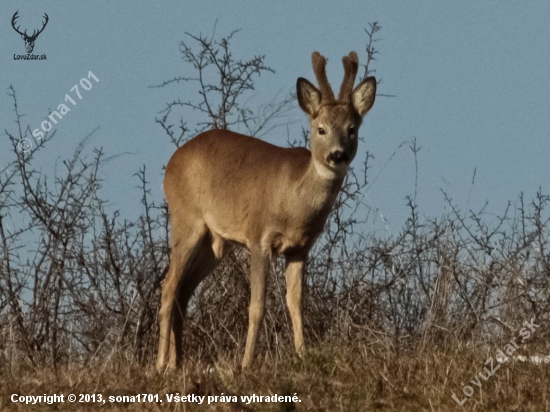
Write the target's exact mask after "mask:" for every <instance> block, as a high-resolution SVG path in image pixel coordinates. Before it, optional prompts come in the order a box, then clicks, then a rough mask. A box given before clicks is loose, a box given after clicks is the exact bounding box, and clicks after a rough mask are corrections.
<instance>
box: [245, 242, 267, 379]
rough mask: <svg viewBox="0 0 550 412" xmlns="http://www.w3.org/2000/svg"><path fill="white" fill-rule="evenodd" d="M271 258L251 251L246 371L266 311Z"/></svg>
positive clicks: (259, 252)
mask: <svg viewBox="0 0 550 412" xmlns="http://www.w3.org/2000/svg"><path fill="white" fill-rule="evenodd" d="M269 263H270V259H269V256H266V255H265V254H263V253H262V252H261V251H260V250H251V251H250V306H249V308H248V334H247V336H246V348H245V351H244V358H243V363H242V367H243V369H246V368H247V367H248V366H250V363H251V362H252V357H253V356H254V347H255V346H256V341H257V339H258V330H259V329H260V324H261V323H262V319H263V317H264V310H265V279H266V276H267V274H268V272H269Z"/></svg>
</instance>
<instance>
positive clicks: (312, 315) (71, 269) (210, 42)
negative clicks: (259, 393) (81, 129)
mask: <svg viewBox="0 0 550 412" xmlns="http://www.w3.org/2000/svg"><path fill="white" fill-rule="evenodd" d="M379 29H380V26H379V25H377V24H373V25H370V29H369V30H368V31H367V34H368V45H367V56H366V57H367V58H368V63H367V65H366V66H365V74H366V73H368V72H369V71H370V70H373V69H372V62H373V61H374V56H375V55H376V53H377V50H375V49H374V48H373V44H374V41H375V40H376V33H377V32H378V31H379ZM234 34H235V32H234V33H231V34H230V35H229V36H227V37H225V38H222V39H221V40H216V39H215V38H214V36H213V37H212V38H206V37H203V36H193V35H188V36H189V39H190V40H189V41H190V42H191V44H189V43H185V42H182V44H181V52H182V54H183V57H184V59H183V60H184V62H185V63H186V65H187V66H185V67H186V69H188V68H189V67H190V68H191V71H190V72H186V73H187V74H185V75H184V76H181V77H175V78H174V79H173V80H171V81H168V82H165V83H163V84H162V85H161V86H166V85H170V84H172V83H179V82H189V83H192V84H194V85H195V86H196V87H197V89H196V90H197V91H198V93H199V98H198V100H193V99H190V100H186V101H182V100H178V99H176V100H174V101H173V102H172V103H169V104H168V105H167V108H166V110H165V112H164V113H163V115H162V117H161V118H159V119H157V122H158V123H159V124H160V125H161V127H162V128H163V130H164V131H165V132H166V133H167V135H168V137H169V139H170V140H171V141H172V143H174V145H175V146H179V145H181V144H182V143H183V142H184V141H185V140H186V139H187V138H188V136H187V134H188V132H189V129H188V126H187V124H186V123H185V122H184V121H183V120H181V119H180V120H179V121H178V122H175V123H172V121H173V120H172V117H173V115H175V112H174V110H175V109H176V108H177V107H179V108H183V109H190V110H191V111H193V110H194V111H195V112H198V113H200V114H201V115H202V116H203V117H202V118H200V119H199V120H198V121H197V122H196V124H195V126H194V128H193V130H194V132H195V133H196V132H199V131H201V130H204V129H205V128H211V127H214V128H226V127H231V126H235V125H240V126H243V127H245V128H247V130H249V131H250V132H251V133H252V132H255V133H257V132H260V131H265V130H269V128H270V127H272V124H273V123H269V122H272V121H273V120H275V119H278V118H280V116H282V115H284V114H286V113H287V111H288V110H289V109H290V108H291V107H290V105H291V100H290V97H289V96H286V97H284V98H282V99H279V100H278V99H274V100H273V101H272V103H270V104H268V105H266V106H264V107H263V109H262V112H261V113H254V112H253V111H251V109H250V108H247V106H246V104H244V103H243V98H244V97H243V96H245V95H246V92H247V91H250V90H252V89H253V88H254V78H255V76H256V75H258V76H259V75H260V73H262V72H266V71H267V72H272V71H273V70H272V69H271V68H270V67H269V66H267V65H266V64H265V62H264V60H265V58H264V56H256V57H254V58H252V59H248V60H236V59H235V58H234V57H233V54H232V52H231V50H230V42H231V41H232V40H233V36H234ZM192 46H193V47H196V49H193V47H192ZM369 65H370V66H369ZM10 95H11V97H12V99H13V103H14V109H15V111H14V116H15V124H16V127H15V131H6V134H7V136H8V138H9V139H10V141H11V142H12V143H13V151H12V154H13V160H12V162H11V163H10V165H9V166H8V167H7V168H5V169H4V170H2V171H1V172H2V173H1V174H0V251H1V252H0V253H1V257H0V371H2V373H4V372H6V371H8V372H11V373H13V372H14V371H16V370H17V368H18V367H19V366H20V365H21V364H22V363H25V364H28V365H31V366H33V367H39V366H44V365H48V366H53V367H59V366H62V365H86V364H91V363H92V364H93V363H100V364H101V363H104V362H106V361H108V359H110V358H111V357H112V356H113V355H114V354H116V356H117V357H118V358H122V359H126V360H127V361H128V362H130V363H134V362H137V363H148V362H150V361H151V359H152V357H153V356H154V352H155V348H156V338H157V320H156V315H157V312H158V303H159V296H158V295H159V286H160V283H161V281H162V278H163V276H164V275H165V273H166V269H167V263H168V259H169V246H168V233H169V216H168V212H167V209H166V206H165V204H164V203H160V202H161V201H160V200H158V201H157V202H154V201H152V200H151V198H150V197H151V196H150V193H149V189H148V182H147V175H146V169H145V167H144V168H142V169H141V170H139V171H138V172H137V173H136V178H137V179H138V181H139V183H140V188H141V205H142V213H141V215H140V216H139V217H138V218H137V219H135V220H128V219H125V218H124V217H121V216H120V214H119V212H118V211H111V210H108V208H107V207H106V206H105V202H104V201H103V200H102V198H101V196H100V189H101V185H102V183H103V182H102V181H101V179H100V178H99V174H98V171H99V170H100V168H101V167H102V165H103V164H105V162H108V161H109V160H111V159H109V158H106V157H105V154H104V153H103V151H102V150H97V149H96V150H92V151H88V150H87V149H86V143H87V138H86V139H84V140H83V141H82V143H81V144H80V145H79V146H78V148H77V150H76V151H75V153H74V155H73V156H72V157H71V158H69V159H67V160H65V161H64V162H63V164H62V165H60V167H59V169H58V170H57V173H56V175H55V177H54V178H53V179H48V178H46V177H45V176H43V175H41V174H40V173H39V172H38V171H37V170H35V169H34V168H33V167H32V163H31V160H32V159H33V156H34V155H35V153H36V151H37V150H40V149H41V148H42V147H43V146H44V145H46V144H48V143H49V142H50V140H51V139H52V138H53V137H54V136H53V135H49V136H48V135H46V136H45V138H44V139H43V140H41V141H40V142H35V143H36V144H35V145H34V149H32V150H31V151H30V152H27V153H23V152H20V151H19V150H18V149H17V142H18V141H20V140H21V139H23V138H29V136H30V129H29V127H28V126H26V125H24V124H23V123H22V116H21V114H20V111H19V110H20V109H19V105H18V102H17V100H16V94H15V91H14V90H13V89H11V91H10ZM177 129H179V131H178V132H176V130H177ZM88 137H89V136H88ZM302 140H303V142H302V144H306V145H307V144H308V136H307V133H304V134H303V136H302ZM293 143H296V142H293ZM410 148H411V152H412V155H413V156H415V159H416V160H418V153H419V150H420V148H419V147H418V146H417V144H416V141H412V142H411V147H410ZM370 160H371V157H370V155H369V154H368V153H367V154H365V157H364V159H363V162H362V164H361V165H360V166H359V167H357V166H356V168H355V169H353V170H352V171H351V172H350V175H349V176H348V178H347V180H346V182H345V184H344V188H343V190H342V193H341V194H340V196H339V197H338V200H337V202H336V204H335V207H334V210H333V211H332V213H331V215H330V218H329V221H328V223H327V227H326V230H325V232H324V234H323V235H322V237H321V239H320V240H319V241H318V243H317V245H316V246H315V248H314V250H313V251H312V253H311V256H310V261H309V266H308V274H307V293H306V296H307V299H306V304H305V321H306V333H307V334H308V340H309V342H311V344H312V345H315V343H316V342H319V341H328V342H330V343H334V344H337V345H347V344H349V343H353V342H356V341H357V340H361V341H362V342H368V341H372V342H382V343H383V344H384V345H387V346H388V347H390V348H392V350H394V351H396V352H399V351H400V350H403V349H404V348H407V347H409V346H410V345H420V347H421V348H422V347H425V346H426V345H427V344H437V343H440V342H442V341H445V340H446V339H453V340H457V341H463V342H468V343H472V344H479V343H489V344H490V343H494V342H497V341H499V340H503V339H508V338H509V336H510V335H511V334H513V333H514V332H515V331H517V328H518V326H519V325H520V324H521V323H522V322H523V321H524V320H527V319H529V320H530V319H533V318H534V319H536V321H537V322H539V323H541V324H543V325H545V326H544V327H543V328H542V329H541V330H540V332H537V335H536V338H535V339H534V340H533V341H536V340H539V341H543V339H544V338H547V337H548V328H547V325H548V323H547V322H548V314H549V313H550V307H549V306H550V303H549V281H550V255H549V247H550V246H549V245H548V240H549V238H548V231H549V229H550V228H549V214H548V204H549V201H550V200H549V197H548V196H546V195H543V194H542V193H538V194H537V196H536V198H535V199H533V200H531V201H528V200H526V199H524V196H523V195H521V196H520V197H519V199H518V206H517V207H516V208H512V206H511V205H508V207H507V209H506V210H505V212H504V214H503V215H502V216H501V217H496V218H495V217H493V216H489V215H487V214H486V213H485V212H484V210H481V211H477V212H474V211H471V210H469V211H462V210H460V209H459V208H458V207H457V206H456V205H455V203H454V202H453V200H452V199H451V198H450V197H449V196H448V195H447V194H445V193H443V199H444V200H445V203H446V212H445V213H444V214H443V215H441V216H440V217H438V218H436V219H429V218H422V217H421V215H420V213H419V207H418V205H417V204H416V195H414V196H411V197H410V198H408V200H407V205H408V208H409V210H410V215H409V218H408V220H407V221H406V223H405V225H404V226H403V227H402V228H401V230H400V231H399V232H398V233H395V234H393V235H386V236H374V235H372V234H369V233H368V230H367V226H366V224H365V221H366V220H367V219H372V214H369V213H368V210H367V209H366V206H365V205H364V204H363V202H362V199H363V197H364V196H363V195H364V190H365V187H366V185H367V183H368V179H367V177H368V170H369V161H370ZM414 191H415V192H416V189H414ZM248 265H249V264H248V255H247V253H246V252H245V251H237V252H235V253H233V254H231V255H230V256H229V257H228V259H226V261H225V262H224V263H223V264H222V265H221V266H220V267H219V268H218V269H217V270H216V271H215V273H213V274H212V275H211V276H210V277H209V278H207V279H206V280H205V281H204V282H203V283H202V285H201V286H200V287H199V289H198V290H197V293H196V295H195V296H194V298H193V299H192V301H191V304H190V309H189V314H188V319H187V320H186V324H185V328H184V347H185V348H186V351H185V353H186V356H189V357H193V358H195V357H197V356H199V357H203V358H205V359H207V360H208V359H215V358H216V357H218V356H219V355H220V354H221V353H224V354H225V356H239V353H240V352H239V351H236V349H238V348H240V347H241V345H242V344H243V342H244V340H245V333H246V325H247V322H246V319H247V306H248V301H249V290H248V280H247V276H248V273H249V267H248ZM281 265H282V262H280V261H277V262H275V263H274V271H273V272H274V274H273V276H271V279H270V285H269V288H268V298H267V310H266V316H265V322H264V327H265V329H266V330H268V331H269V333H264V334H263V336H262V337H261V339H260V342H259V345H264V346H265V348H264V349H267V351H266V352H267V353H268V355H267V356H273V357H276V356H277V355H278V354H279V353H280V352H281V351H287V350H290V349H289V348H290V347H291V344H290V341H291V339H290V334H291V329H292V328H291V326H290V321H289V317H288V315H287V313H286V309H285V305H284V304H283V302H284V295H285V290H284V288H285V286H284V282H283V280H282V267H281Z"/></svg>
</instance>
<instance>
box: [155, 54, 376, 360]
mask: <svg viewBox="0 0 550 412" xmlns="http://www.w3.org/2000/svg"><path fill="white" fill-rule="evenodd" d="M313 65H314V70H315V74H316V75H317V78H318V81H319V83H320V85H321V90H320V91H319V90H317V89H316V88H315V87H314V86H313V85H312V84H311V83H309V82H308V81H307V80H305V79H298V98H299V102H300V106H301V107H302V109H303V110H304V111H306V113H307V114H309V115H310V123H311V127H312V133H311V136H312V137H311V151H309V150H307V149H305V148H281V147H278V146H274V145H271V144H269V143H266V142H263V141H261V140H259V139H256V138H254V137H250V136H245V135H241V134H238V133H234V132H230V131H227V130H212V131H209V132H205V133H202V134H200V135H198V136H197V137H195V138H194V139H192V140H190V141H189V142H187V143H186V144H185V145H183V146H182V147H181V148H179V149H178V150H177V151H176V153H175V154H174V155H173V156H172V158H171V160H170V162H169V163H168V165H167V167H166V175H165V180H164V192H165V194H166V199H167V202H168V205H169V209H170V213H171V217H172V257H171V263H170V269H169V272H168V274H167V277H166V279H165V281H164V283H163V290H162V304H161V310H160V313H159V321H160V341H159V353H158V358H157V368H158V369H159V370H160V369H162V368H163V367H164V366H165V365H166V363H167V361H168V365H169V366H170V367H172V368H173V367H175V366H176V365H177V363H178V362H179V360H180V356H181V355H180V354H181V331H182V327H183V318H184V314H185V310H186V308H187V303H188V301H189V299H190V297H191V295H192V293H193V291H194V290H195V288H196V287H197V286H198V284H199V283H200V282H201V280H202V279H204V277H206V276H207V275H208V274H209V273H210V272H211V271H212V270H213V269H214V268H215V267H216V265H217V264H218V263H219V262H220V261H221V259H223V257H224V256H225V255H227V253H228V252H229V251H230V250H231V249H232V248H233V247H234V246H236V245H241V246H245V247H247V248H248V249H249V251H250V255H251V274H250V288H251V301H250V307H249V328H248V335H247V341H246V348H245V355H244V358H243V367H247V366H248V365H249V364H250V362H251V361H252V356H253V352H254V346H255V343H256V339H257V334H258V329H259V326H260V323H261V321H262V318H263V313H264V303H265V302H264V301H265V284H266V282H265V280H266V276H267V273H268V270H269V266H270V262H271V259H272V258H273V257H274V256H278V255H284V256H285V258H286V273H285V276H286V282H287V297H286V300H287V305H288V308H289V312H290V317H291V320H292V325H293V332H294V344H295V349H296V351H297V352H301V351H302V350H303V348H304V343H303V325H302V284H303V276H304V270H305V262H306V260H307V253H308V252H309V250H310V249H311V247H312V246H313V244H314V242H315V240H316V239H317V237H318V236H319V234H320V233H321V231H322V230H323V227H324V225H325V222H326V219H327V217H328V215H329V213H330V211H331V208H332V205H333V204H334V201H335V199H336V196H337V195H338V192H339V190H340V188H341V186H342V182H343V180H344V178H345V175H346V172H347V170H348V168H349V164H350V163H351V160H352V159H353V158H354V156H355V153H356V151H357V130H358V129H359V126H360V124H361V119H362V116H363V115H364V114H365V113H366V111H368V110H369V109H370V107H371V106H372V103H373V102H374V96H375V91H376V82H375V80H374V78H368V79H366V80H365V81H363V82H362V83H361V84H360V85H359V86H357V88H356V89H355V90H354V91H353V92H352V87H353V82H354V79H355V75H356V73H357V66H358V63H357V56H356V55H355V53H350V55H349V56H346V57H345V58H344V68H345V69H346V74H345V78H344V83H343V85H342V89H341V91H340V96H339V99H338V100H335V99H334V96H333V95H332V90H329V89H330V86H328V82H327V81H326V75H325V74H324V66H325V60H324V58H323V57H321V56H320V55H319V54H318V53H314V54H313ZM352 77H353V78H352ZM351 78H352V79H351ZM350 79H351V80H350ZM350 83H351V85H350ZM167 358H168V359H167Z"/></svg>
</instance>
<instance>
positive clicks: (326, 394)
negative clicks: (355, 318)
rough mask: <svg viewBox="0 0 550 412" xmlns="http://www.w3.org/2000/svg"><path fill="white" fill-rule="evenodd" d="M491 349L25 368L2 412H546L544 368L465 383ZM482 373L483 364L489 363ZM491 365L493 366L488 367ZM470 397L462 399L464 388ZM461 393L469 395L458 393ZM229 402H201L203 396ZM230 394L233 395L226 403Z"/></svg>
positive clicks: (3, 398)
mask: <svg viewBox="0 0 550 412" xmlns="http://www.w3.org/2000/svg"><path fill="white" fill-rule="evenodd" d="M494 353H495V350H493V351H489V352H488V353H482V352H481V351H479V350H471V349H467V348H464V347H462V348H460V347H459V346H458V347H455V348H447V349H432V348H424V349H423V350H422V349H416V350H414V351H412V352H411V353H401V354H399V355H397V354H395V353H391V352H390V351H387V350H385V349H376V348H375V347H374V346H363V345H353V346H350V347H342V346H340V347H329V346H324V347H317V348H316V349H312V350H310V351H309V352H308V353H307V354H306V356H305V357H304V359H299V358H296V357H294V356H293V355H292V354H290V353H284V354H279V355H277V356H276V357H275V358H270V355H269V354H267V355H265V354H264V357H261V356H259V357H258V358H257V359H256V363H255V364H254V366H253V367H252V368H251V370H249V371H240V368H239V367H238V364H237V362H235V361H234V360H227V359H219V360H218V361H217V362H215V363H213V364H212V363H211V364H208V363H204V362H199V363H194V362H191V361H187V362H186V363H185V365H184V367H183V368H182V369H181V370H179V371H178V372H174V373H168V374H164V375H158V374H156V373H155V372H154V370H153V367H152V366H144V367H143V366H136V365H128V364H127V363H125V362H122V361H120V360H118V361H115V360H111V361H109V362H107V363H103V364H97V365H94V366H90V367H88V368H84V369H79V370H77V369H72V370H59V371H57V372H56V371H52V370H37V371H36V370H35V371H30V370H25V368H23V367H21V368H19V369H18V370H17V371H16V372H13V373H12V374H11V376H9V375H10V374H4V375H5V376H2V378H1V380H0V388H1V389H0V410H8V411H46V410H82V411H95V410H125V411H142V410H151V411H156V410H170V411H410V412H414V411H506V412H510V411H515V412H520V411H526V412H527V411H537V412H540V411H550V401H549V397H550V365H549V364H545V365H533V364H529V363H521V362H516V361H513V360H512V359H510V360H508V361H507V362H505V363H503V364H502V365H501V366H500V368H499V369H498V370H496V371H495V372H494V374H493V375H492V376H490V377H488V379H487V380H483V379H480V378H478V379H479V384H480V385H481V386H476V385H475V384H472V383H469V382H470V381H471V380H472V378H473V377H474V376H475V375H476V374H477V372H479V371H480V370H481V371H482V370H483V367H484V366H485V365H484V364H485V361H486V360H487V359H488V357H489V356H490V355H491V354H494ZM487 367H488V369H490V365H489V364H488V365H487ZM494 367H496V361H495V366H494ZM466 384H469V386H471V387H472V389H473V394H472V395H471V397H469V398H467V399H468V400H467V401H466V402H465V403H464V404H463V405H462V406H459V405H458V404H457V402H456V401H455V400H453V399H452V395H453V394H455V395H456V398H457V399H458V400H459V401H462V399H464V398H466V396H465V395H464V394H463V387H464V385H466ZM466 391H467V392H468V389H467V390H466ZM54 393H57V394H64V395H65V403H56V404H52V405H47V404H44V403H42V404H37V405H26V404H24V403H13V402H11V400H10V397H11V395H12V394H19V395H35V396H37V395H44V394H48V395H51V394H54ZM71 393H72V394H76V395H77V396H79V394H94V393H95V394H102V396H103V399H106V400H107V402H106V403H105V404H103V403H93V402H90V403H78V402H77V403H69V402H67V399H66V398H67V396H68V395H69V394H71ZM140 393H147V394H158V395H159V399H161V400H162V401H163V402H162V403H161V402H153V403H129V402H126V403H124V402H119V403H113V402H109V400H108V397H109V396H123V395H130V396H131V395H136V394H140ZM167 394H174V395H176V394H179V395H187V394H194V395H196V396H204V397H205V398H204V401H203V403H202V404H201V405H198V404H196V403H181V402H168V400H167ZM252 394H256V395H261V396H266V395H267V396H272V395H274V394H277V395H283V396H285V395H286V396H293V395H295V394H296V396H297V397H298V398H299V401H296V402H287V403H284V402H283V403H266V402H261V403H260V402H255V403H247V401H246V400H244V401H243V400H242V399H241V396H243V395H244V396H250V395H252ZM222 395H223V396H226V397H230V400H234V399H236V400H237V401H236V402H220V400H221V398H218V402H213V403H211V404H208V396H212V397H213V396H222ZM233 396H235V397H236V398H233Z"/></svg>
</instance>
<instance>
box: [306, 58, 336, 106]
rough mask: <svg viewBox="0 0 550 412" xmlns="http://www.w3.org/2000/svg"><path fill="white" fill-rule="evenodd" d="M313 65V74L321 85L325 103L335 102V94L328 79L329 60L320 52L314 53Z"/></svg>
mask: <svg viewBox="0 0 550 412" xmlns="http://www.w3.org/2000/svg"><path fill="white" fill-rule="evenodd" d="M311 65H312V66H313V73H315V77H316V78H317V83H319V89H320V91H321V95H322V96H323V101H324V102H333V101H334V93H333V92H332V88H331V87H330V84H329V82H328V79H327V73H326V70H325V68H326V65H327V60H326V59H325V58H324V57H323V56H321V55H320V54H319V52H313V53H312V55H311Z"/></svg>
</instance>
